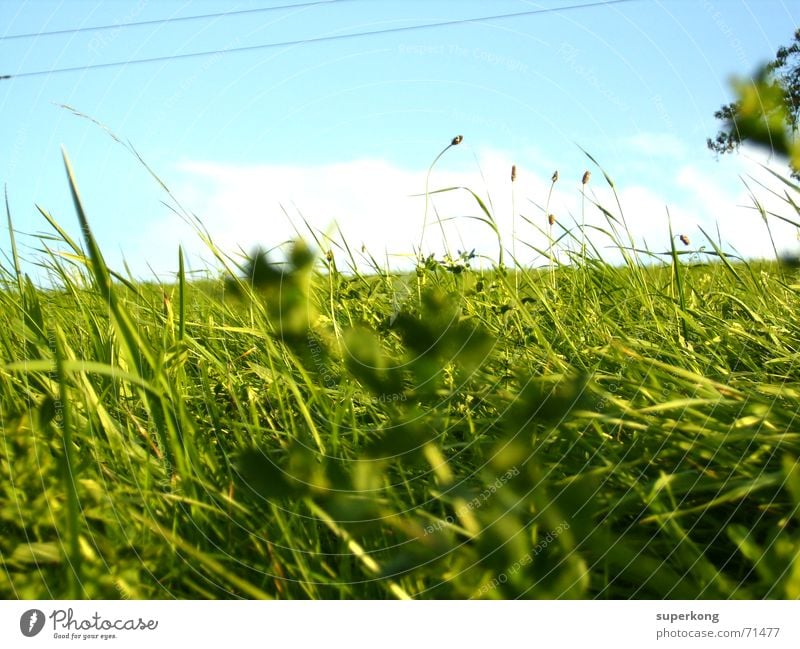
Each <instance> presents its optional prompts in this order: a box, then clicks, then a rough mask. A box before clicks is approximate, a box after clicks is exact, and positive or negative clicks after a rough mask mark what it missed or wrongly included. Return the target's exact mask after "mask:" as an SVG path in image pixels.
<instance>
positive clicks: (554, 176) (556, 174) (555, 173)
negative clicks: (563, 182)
mask: <svg viewBox="0 0 800 649" xmlns="http://www.w3.org/2000/svg"><path fill="white" fill-rule="evenodd" d="M550 180H552V181H553V182H556V180H558V169H556V170H555V171H554V172H553V177H552V178H551V179H550Z"/></svg>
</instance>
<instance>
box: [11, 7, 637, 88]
mask: <svg viewBox="0 0 800 649" xmlns="http://www.w3.org/2000/svg"><path fill="white" fill-rule="evenodd" d="M638 1H639V0H601V1H598V2H589V3H586V4H578V5H566V6H563V7H550V8H547V9H533V10H530V11H518V12H515V13H509V14H495V15H492V16H479V17H477V18H459V19H457V20H445V21H442V22H438V23H425V24H422V25H409V26H407V27H390V28H387V29H376V30H373V31H367V32H354V33H352V34H336V35H332V36H318V37H316V38H303V39H298V40H293V41H281V42H279V43H263V44H262V45H247V46H243V47H231V48H227V49H221V50H207V51H204V52H188V53H186V54H170V55H166V56H154V57H151V58H146V59H133V60H131V61H110V62H108V63H91V64H89V65H79V66H73V67H69V68H55V69H53V70H34V71H32V72H19V73H17V74H5V75H0V81H2V80H5V79H18V78H21V77H35V76H41V75H43V74H59V73H62V72H81V71H84V70H96V69H100V68H112V67H118V66H121V65H136V64H140V63H157V62H160V61H174V60H178V59H189V58H194V57H199V56H211V55H214V54H227V53H232V52H249V51H253V50H263V49H271V48H276V47H293V46H297V45H311V44H315V43H325V42H328V41H337V40H345V39H350V38H362V37H364V36H379V35H382V34H396V33H399V32H409V31H414V30H418V29H432V28H436V27H450V26H453V25H463V24H466V23H480V22H489V21H492V20H502V19H505V18H519V17H522V16H533V15H537V14H548V13H558V12H561V11H570V10H573V9H588V8H591V7H607V6H611V5H617V4H623V3H628V2H638Z"/></svg>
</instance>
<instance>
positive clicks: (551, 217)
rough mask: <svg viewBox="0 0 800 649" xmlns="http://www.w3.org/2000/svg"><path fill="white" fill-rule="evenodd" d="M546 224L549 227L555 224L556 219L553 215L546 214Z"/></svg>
mask: <svg viewBox="0 0 800 649" xmlns="http://www.w3.org/2000/svg"><path fill="white" fill-rule="evenodd" d="M547 222H548V223H549V224H550V225H553V224H555V222H556V217H555V215H553V214H548V215H547Z"/></svg>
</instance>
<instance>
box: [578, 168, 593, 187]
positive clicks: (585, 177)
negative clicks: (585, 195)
mask: <svg viewBox="0 0 800 649" xmlns="http://www.w3.org/2000/svg"><path fill="white" fill-rule="evenodd" d="M591 177H592V172H591V171H584V172H583V178H582V179H581V184H583V185H585V184H586V183H588V182H589V178H591Z"/></svg>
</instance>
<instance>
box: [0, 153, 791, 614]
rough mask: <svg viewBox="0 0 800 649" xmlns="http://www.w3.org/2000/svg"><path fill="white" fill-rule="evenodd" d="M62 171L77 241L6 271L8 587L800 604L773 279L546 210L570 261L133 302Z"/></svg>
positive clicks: (299, 275) (783, 331) (2, 381)
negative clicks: (38, 274) (39, 281)
mask: <svg viewBox="0 0 800 649" xmlns="http://www.w3.org/2000/svg"><path fill="white" fill-rule="evenodd" d="M67 166H68V175H69V181H70V186H71V188H72V190H73V197H74V201H75V207H76V210H77V213H78V218H79V222H80V226H81V232H82V239H83V241H82V243H77V242H75V241H74V240H73V239H71V238H70V237H69V235H68V234H67V232H66V231H65V230H64V229H62V226H60V225H59V224H58V223H56V222H55V220H54V219H53V218H52V217H50V216H49V214H47V213H46V212H44V211H42V213H43V214H44V215H45V217H46V218H47V219H48V221H50V223H51V225H52V226H53V227H54V229H55V233H56V234H55V235H54V239H55V241H53V239H43V241H42V243H43V251H44V254H43V255H42V257H41V259H40V260H39V263H40V265H41V266H42V267H44V268H45V269H46V270H47V272H48V273H49V274H50V276H51V277H52V278H54V282H53V285H52V286H50V287H49V288H43V287H36V286H34V285H33V283H32V282H31V281H30V280H29V279H28V278H27V277H26V276H25V275H24V274H23V273H22V271H21V270H20V265H21V264H20V261H19V259H18V255H17V251H16V244H14V249H13V260H12V261H13V268H12V269H10V270H9V269H6V268H4V267H3V268H2V270H1V271H0V272H2V288H1V289H0V413H1V414H0V435H1V437H0V474H1V477H0V563H1V564H2V570H0V596H3V597H7V598H9V597H11V598H16V597H19V598H49V597H56V598H65V597H70V598H71V597H88V598H112V599H113V598H170V597H177V598H232V597H245V598H260V597H264V598H395V597H397V598H406V597H411V598H469V597H485V598H516V597H528V598H559V597H563V598H731V597H733V598H763V597H770V598H797V597H800V558H799V557H800V527H798V523H799V522H800V512H799V511H798V507H800V466H798V464H797V458H798V456H800V429H799V428H798V423H797V422H798V419H797V415H798V397H799V396H800V372H798V359H799V358H800V356H799V354H800V325H798V317H797V314H798V312H800V278H798V271H797V270H796V269H793V268H790V267H787V266H785V265H780V264H778V263H776V262H759V263H756V262H744V261H742V260H736V259H734V258H732V257H729V256H726V255H725V254H724V253H723V252H722V250H721V249H720V247H719V246H718V245H717V244H716V243H714V242H713V241H711V240H710V239H709V242H707V243H706V245H707V246H708V250H710V251H712V253H711V254H706V253H705V252H702V251H699V250H698V249H695V248H690V249H687V248H685V247H684V248H682V249H680V250H679V249H678V245H677V243H676V241H677V239H676V238H675V237H673V236H672V231H671V227H670V226H669V224H668V223H667V221H666V219H665V223H664V232H665V241H666V240H667V238H668V237H670V241H671V242H672V243H671V245H667V246H665V249H666V253H665V254H664V255H662V256H660V257H659V259H660V260H661V261H658V262H656V263H649V262H650V261H651V258H652V255H649V253H648V252H647V251H638V252H637V251H635V250H634V249H633V244H632V241H630V240H629V239H628V238H626V237H627V236H628V235H627V234H626V229H625V227H624V218H623V217H622V214H621V213H620V212H619V211H616V212H614V211H609V210H606V208H602V210H604V213H605V214H606V216H607V217H608V219H609V229H608V230H607V232H608V233H609V236H610V237H611V239H612V241H614V242H615V244H616V245H617V247H618V249H619V250H621V251H622V253H623V256H624V259H625V260H626V263H624V264H623V265H620V266H615V265H611V264H608V263H606V262H605V261H603V260H602V259H600V257H599V254H598V253H597V252H596V250H594V249H593V248H592V245H591V241H592V236H593V235H591V233H589V235H590V236H588V237H587V238H585V239H584V236H583V233H582V232H581V231H580V229H574V230H570V231H567V230H563V229H560V230H559V228H560V226H558V225H556V228H555V230H553V229H551V228H550V227H549V226H548V225H547V216H546V215H547V209H545V211H544V213H543V214H542V215H541V217H540V220H541V223H542V229H543V230H544V229H545V228H546V229H547V234H548V242H549V243H548V249H547V250H545V251H542V252H543V258H545V259H548V260H553V259H555V258H556V257H558V258H562V259H563V258H567V257H568V256H570V255H572V263H571V264H570V265H568V266H560V267H557V268H556V267H553V266H551V265H550V264H548V266H547V267H546V268H544V269H538V270H537V269H530V268H522V267H519V266H514V267H510V268H509V267H505V266H503V265H499V266H498V267H496V268H494V269H490V270H474V269H471V268H469V261H470V256H469V255H461V257H460V258H458V259H453V258H451V257H448V258H447V259H446V260H445V261H444V262H442V263H440V262H437V261H436V260H435V259H434V258H432V257H429V258H428V259H425V260H422V259H421V260H420V263H419V266H418V269H417V270H416V272H412V273H409V274H399V273H398V274H391V273H387V272H385V271H381V270H380V269H378V268H376V269H375V272H373V273H368V274H365V273H361V272H358V271H357V270H352V269H351V270H350V271H348V272H342V271H340V270H339V269H338V268H337V265H336V264H337V261H336V258H335V256H334V255H333V254H332V252H333V251H331V254H330V255H328V254H326V253H328V251H329V249H330V248H331V246H332V245H333V244H332V243H331V242H330V241H329V240H328V239H326V238H324V237H322V236H320V237H319V238H317V241H316V244H317V246H318V247H319V248H320V254H319V257H318V258H317V257H315V255H314V254H313V253H312V251H311V250H310V249H309V248H307V247H306V246H305V245H303V244H301V243H297V244H295V245H294V247H293V248H292V249H291V250H290V251H289V252H288V260H287V262H286V263H285V264H283V265H279V264H274V263H271V262H270V260H269V259H268V258H267V257H266V256H265V255H258V254H256V255H253V257H252V258H251V259H250V260H245V261H244V262H243V263H242V264H241V267H240V268H236V265H235V264H234V263H233V262H232V261H230V260H227V262H226V263H227V265H228V268H229V272H228V273H227V274H226V276H225V277H221V278H219V279H218V280H214V279H211V280H207V281H189V280H188V279H187V278H186V275H185V272H184V263H183V253H182V251H176V253H177V254H176V269H177V272H176V279H175V283H174V284H164V285H159V284H157V283H135V282H132V281H130V280H126V279H125V278H124V277H123V276H121V275H119V274H117V273H114V272H113V271H111V270H110V269H109V268H108V267H107V265H106V263H105V261H104V259H103V256H102V253H101V251H100V249H99V247H98V246H97V243H96V241H95V240H94V238H93V236H92V233H91V220H90V218H89V217H87V215H85V214H84V212H83V208H82V206H81V202H80V198H79V196H78V193H77V183H76V182H75V179H74V177H73V174H72V172H71V170H69V165H67ZM606 178H607V179H608V177H607V176H606ZM608 181H609V183H610V184H611V186H612V187H613V183H611V181H610V179H608ZM554 182H555V181H554ZM474 196H475V198H476V199H478V200H479V201H480V199H479V198H478V196H477V195H474ZM548 202H549V199H548ZM479 207H480V209H481V210H482V212H483V216H481V219H482V220H484V221H485V222H486V223H487V224H488V225H492V224H493V223H494V221H493V219H492V215H491V214H490V212H489V211H488V209H486V207H485V203H483V202H482V201H480V203H479ZM583 207H584V208H585V209H586V210H587V211H588V210H590V209H593V207H595V206H593V204H592V202H591V201H589V200H588V198H586V204H585V205H584V206H583ZM8 218H9V227H10V228H11V231H12V235H13V227H12V223H11V214H10V213H9V215H8ZM437 218H438V217H437ZM587 228H588V226H587ZM617 232H622V233H623V236H621V237H617V236H616V233H617ZM495 233H496V234H498V237H499V233H498V232H497V230H496V228H495ZM12 243H13V239H12ZM584 243H585V245H583V244H584ZM209 245H211V246H212V249H213V250H214V252H215V254H216V255H217V256H218V259H220V261H225V260H226V257H225V256H224V255H223V254H222V253H221V252H220V251H218V250H216V249H215V248H213V243H212V242H210V241H209ZM59 246H61V248H60V249H62V250H66V251H67V252H57V251H56V248H58V247H59ZM340 248H341V251H343V252H344V253H348V252H349V249H347V247H346V243H341V244H340ZM575 250H579V253H576V252H575ZM556 253H558V254H556ZM648 255H649V256H648ZM351 259H352V258H351ZM643 260H646V261H648V263H644V261H643Z"/></svg>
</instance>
